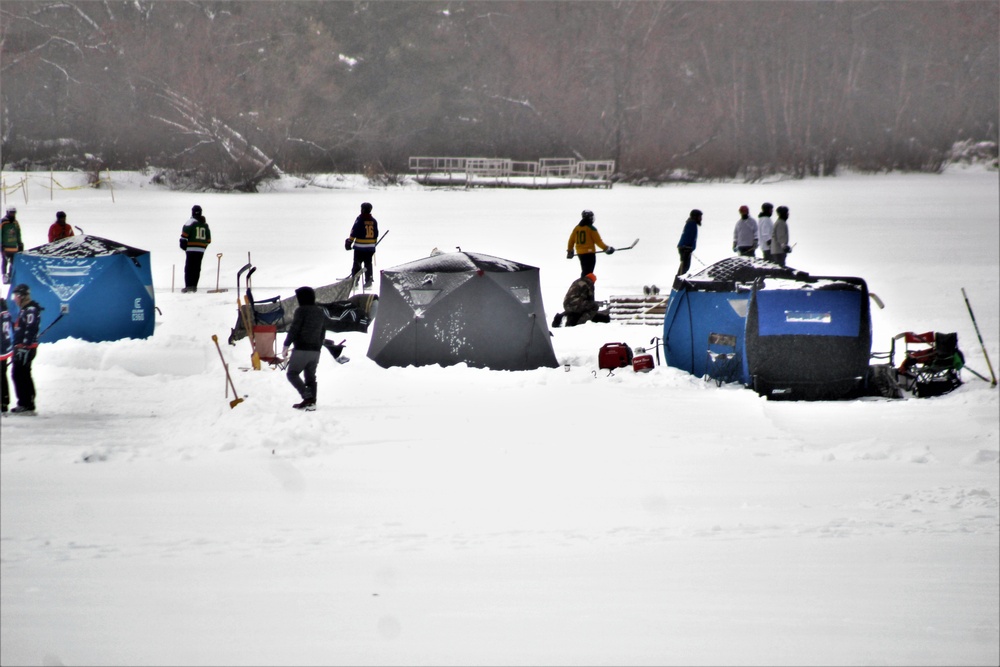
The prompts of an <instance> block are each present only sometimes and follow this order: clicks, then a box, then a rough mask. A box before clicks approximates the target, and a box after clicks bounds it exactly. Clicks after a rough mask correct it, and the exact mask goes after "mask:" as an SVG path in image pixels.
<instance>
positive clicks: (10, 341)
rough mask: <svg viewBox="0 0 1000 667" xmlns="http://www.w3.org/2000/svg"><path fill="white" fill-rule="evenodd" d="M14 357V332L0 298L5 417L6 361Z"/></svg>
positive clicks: (0, 384)
mask: <svg viewBox="0 0 1000 667" xmlns="http://www.w3.org/2000/svg"><path fill="white" fill-rule="evenodd" d="M13 355H14V332H13V324H12V323H11V321H10V311H8V310H7V299H4V298H3V297H0V408H3V410H2V411H0V412H2V414H3V415H4V416H6V415H7V407H8V406H9V405H10V385H9V384H7V361H8V360H9V359H10V358H11V357H12V356H13Z"/></svg>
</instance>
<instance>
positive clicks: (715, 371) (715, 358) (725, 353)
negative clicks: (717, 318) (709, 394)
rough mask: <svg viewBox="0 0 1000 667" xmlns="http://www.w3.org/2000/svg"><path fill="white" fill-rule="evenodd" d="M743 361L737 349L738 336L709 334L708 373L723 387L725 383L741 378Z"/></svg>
mask: <svg viewBox="0 0 1000 667" xmlns="http://www.w3.org/2000/svg"><path fill="white" fill-rule="evenodd" d="M742 364H743V361H742V360H741V359H740V355H739V352H737V351H736V336H730V335H728V334H718V333H710V334H708V364H707V366H706V368H707V375H708V377H710V378H711V379H713V380H715V384H716V385H717V386H719V387H721V386H722V385H723V384H724V383H729V382H736V381H737V380H739V379H740V371H741V370H742Z"/></svg>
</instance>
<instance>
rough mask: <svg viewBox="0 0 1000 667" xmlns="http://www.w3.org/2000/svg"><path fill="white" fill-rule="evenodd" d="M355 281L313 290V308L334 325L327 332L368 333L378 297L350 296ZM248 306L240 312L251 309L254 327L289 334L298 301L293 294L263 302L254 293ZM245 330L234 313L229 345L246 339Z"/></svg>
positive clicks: (340, 282) (248, 300)
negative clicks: (320, 310) (261, 325)
mask: <svg viewBox="0 0 1000 667" xmlns="http://www.w3.org/2000/svg"><path fill="white" fill-rule="evenodd" d="M353 284H354V278H353V277H348V278H344V279H343V280H339V281H337V282H335V283H332V284H330V285H324V286H323V287H317V288H315V291H316V305H318V306H320V307H322V308H323V310H324V311H326V315H327V317H329V318H330V319H331V320H333V322H331V323H329V324H328V327H327V330H328V331H336V332H344V331H359V332H361V333H367V331H368V326H369V325H370V324H371V322H372V321H373V320H374V319H375V315H376V314H377V312H378V296H377V295H375V294H355V295H354V296H351V287H352V285H353ZM246 293H247V303H248V304H249V306H248V305H244V306H243V308H244V309H245V312H249V311H248V310H246V309H248V308H252V313H251V316H252V318H253V323H254V324H269V325H273V326H274V327H276V331H277V332H278V333H282V332H285V331H288V327H290V326H291V325H292V320H293V319H295V311H296V310H297V309H298V307H299V300H298V298H297V297H296V296H295V295H294V294H293V295H292V296H290V297H286V298H284V299H282V298H281V296H280V295H278V296H276V297H271V298H268V299H264V300H260V301H257V300H254V298H253V292H252V291H251V290H249V289H248V290H247V291H246ZM246 335H247V330H246V327H245V326H244V325H243V315H241V314H240V313H239V312H238V311H237V313H236V324H234V325H233V328H232V329H230V331H229V344H230V345H235V344H236V341H238V340H241V339H242V338H245V337H246Z"/></svg>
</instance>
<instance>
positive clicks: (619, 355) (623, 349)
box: [597, 343, 632, 369]
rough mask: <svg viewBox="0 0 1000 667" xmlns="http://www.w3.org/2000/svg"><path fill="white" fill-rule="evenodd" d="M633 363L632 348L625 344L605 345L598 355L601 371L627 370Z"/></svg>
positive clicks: (598, 364)
mask: <svg viewBox="0 0 1000 667" xmlns="http://www.w3.org/2000/svg"><path fill="white" fill-rule="evenodd" d="M631 363H632V348H630V347H629V346H628V345H626V344H625V343H605V344H604V345H602V346H601V351H600V352H599V353H598V354H597V366H598V368H601V369H613V368H625V367H626V366H628V365H629V364H631Z"/></svg>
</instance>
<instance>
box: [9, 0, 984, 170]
mask: <svg viewBox="0 0 1000 667" xmlns="http://www.w3.org/2000/svg"><path fill="white" fill-rule="evenodd" d="M998 33H1000V3H997V2H995V0H984V1H980V0H958V1H945V0H911V1H908V2H896V1H892V0H890V1H888V2H881V1H867V0H859V1H857V2H789V1H782V0H773V1H772V0H762V1H754V2H746V1H742V0H734V1H729V0H719V1H715V2H702V1H682V2H671V1H654V0H593V1H588V2H581V1H576V0H553V1H551V2H522V1H520V0H499V1H494V0H477V1H472V2H449V1H438V0H415V1H409V0H404V1H396V0H382V1H378V2H348V1H345V0H337V1H322V2H315V1H292V0H276V1H272V2H201V1H197V0H192V1H186V2H178V1H169V0H77V1H72V0H59V1H58V2H56V1H51V2H50V1H45V0H43V1H39V0H30V1H29V0H4V2H3V4H2V5H0V111H2V126H0V132H2V136H0V140H2V144H0V148H2V156H0V159H2V162H3V164H4V166H5V167H6V168H11V167H18V168H22V167H23V168H30V167H31V166H44V167H61V166H82V165H83V164H84V163H90V164H93V163H95V162H96V163H99V164H100V165H101V166H110V167H111V168H118V169H135V168H142V167H146V166H151V165H152V166H156V167H162V168H168V169H170V170H172V173H174V174H180V175H183V174H190V175H192V177H193V178H195V179H196V180H198V179H200V181H201V182H202V183H208V182H210V183H211V184H214V185H216V186H218V187H234V186H235V187H246V188H248V189H252V188H253V187H254V185H255V184H256V183H257V182H259V180H261V179H263V178H267V177H269V176H271V175H274V174H277V173H281V172H296V173H310V172H330V171H334V172H337V171H340V172H346V171H361V172H364V173H368V174H370V175H375V176H383V177H391V176H392V175H393V174H398V173H400V172H404V171H405V170H406V165H407V159H408V157H409V156H411V155H426V156H481V157H506V158H511V159H515V160H535V159H538V158H539V157H577V158H579V159H614V160H616V165H617V169H618V172H619V178H624V179H629V180H633V181H640V180H645V179H652V180H669V179H711V178H740V177H742V178H746V179H748V180H752V179H756V178H761V177H764V176H768V175H773V174H789V175H793V176H798V177H801V176H805V175H825V174H833V173H835V172H836V170H837V169H838V168H839V167H841V166H850V167H853V168H857V169H862V170H887V169H904V170H925V171H934V170H938V169H940V168H941V166H942V164H943V163H944V161H945V159H946V158H947V155H948V151H949V149H950V148H951V146H952V145H953V144H954V143H955V142H957V141H961V140H969V139H973V140H988V141H993V142H996V141H997V117H998V109H1000V100H998V87H1000V83H998V82H1000V73H998V69H1000V66H998V63H1000V52H998Z"/></svg>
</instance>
